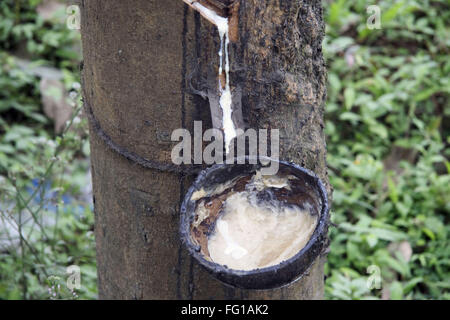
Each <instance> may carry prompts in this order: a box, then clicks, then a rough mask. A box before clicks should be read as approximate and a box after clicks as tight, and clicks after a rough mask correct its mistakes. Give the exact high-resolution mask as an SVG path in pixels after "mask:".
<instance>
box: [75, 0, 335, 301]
mask: <svg viewBox="0 0 450 320" xmlns="http://www.w3.org/2000/svg"><path fill="white" fill-rule="evenodd" d="M81 12H82V17H81V18H82V20H81V22H82V40H83V52H84V69H83V73H82V78H83V89H84V100H85V103H86V106H88V107H89V108H91V110H92V114H93V115H94V116H95V118H96V121H97V122H98V123H97V125H93V124H92V121H91V127H90V129H91V137H90V141H91V153H92V156H91V157H92V178H93V186H94V206H95V218H96V224H95V235H96V242H97V267H98V289H99V298H101V299H224V298H236V299H318V298H322V296H323V284H324V279H323V263H324V261H325V257H324V255H323V256H321V257H319V258H318V259H317V261H316V262H315V264H314V265H313V266H312V267H311V268H310V271H309V273H308V274H307V275H305V276H304V277H303V278H302V279H301V280H299V281H297V282H295V283H293V284H291V285H289V286H287V287H284V288H282V289H275V290H266V291H253V290H239V289H233V288H230V287H227V286H225V285H223V284H221V283H220V282H218V281H217V280H215V279H213V278H212V277H210V276H209V275H208V274H207V273H206V271H204V270H203V269H201V268H200V267H199V266H198V265H197V264H196V263H195V261H194V260H193V259H192V258H191V257H190V256H189V255H188V254H187V252H186V251H185V249H184V248H183V247H182V245H181V244H180V241H179V235H178V227H179V206H180V201H181V199H182V198H183V196H184V194H185V191H186V190H187V188H188V186H189V185H190V183H191V182H192V179H193V177H192V176H188V177H186V176H183V175H181V174H177V173H172V172H166V171H161V170H153V169H148V168H145V167H143V166H141V165H139V164H137V163H135V162H134V161H130V160H129V159H127V158H126V157H124V156H123V155H120V154H118V153H117V152H116V151H117V150H115V151H114V150H112V149H111V148H110V146H109V145H108V143H105V137H108V139H110V141H112V142H113V143H114V144H115V145H118V146H121V147H122V148H123V149H126V150H127V152H129V153H132V154H136V155H139V156H141V157H142V158H144V159H147V160H149V161H157V162H159V163H168V164H169V163H171V158H170V154H171V149H172V147H173V146H174V143H173V142H171V141H170V136H171V133H172V131H173V130H175V129H178V128H182V127H184V128H187V129H189V130H191V132H193V122H194V120H201V121H203V130H206V129H208V128H209V127H210V126H211V115H210V112H209V105H208V102H207V101H205V100H203V99H202V98H201V97H200V96H198V95H196V94H195V93H194V91H192V90H191V89H190V88H191V87H193V88H195V89H196V90H204V89H205V88H207V89H211V90H212V89H214V88H215V86H217V82H215V81H211V78H214V77H211V75H215V76H217V68H218V64H219V61H218V54H217V53H218V51H219V47H220V43H219V36H218V33H217V29H216V28H215V27H214V26H213V25H212V24H211V23H209V22H208V21H206V20H205V19H203V18H201V17H200V15H199V14H198V13H195V12H194V11H193V10H192V9H190V8H188V7H187V6H186V5H184V4H183V2H182V1H181V0H177V1H165V0H130V1H122V0H110V1H102V0H90V1H81ZM237 12H238V39H235V40H236V41H235V42H233V43H231V45H230V55H231V56H230V60H231V85H232V87H233V92H234V93H235V94H236V96H238V97H240V102H241V103H242V110H243V114H244V119H245V120H246V122H247V126H248V127H251V128H275V129H280V158H281V159H282V160H290V161H293V162H296V163H298V164H300V165H302V166H304V167H306V168H309V169H311V170H313V171H315V172H316V173H317V174H318V175H319V176H320V177H321V178H322V179H323V181H324V182H325V183H326V184H328V179H327V173H326V160H325V156H326V148H325V140H324V135H323V104H324V99H325V94H326V93H325V92H326V90H325V78H326V74H325V67H324V62H323V58H322V53H321V42H322V37H323V31H324V24H323V20H322V9H321V3H320V1H319V0H314V1H311V0H296V1H288V0H286V1H283V0H280V1H261V0H258V1H256V0H247V1H241V3H240V6H239V9H238V11H237ZM236 96H235V97H236ZM99 127H100V128H101V129H102V131H101V133H103V136H102V135H101V134H100V135H99V130H98V128H99ZM121 150H122V149H121ZM328 189H329V187H328ZM329 191H330V190H329Z"/></svg>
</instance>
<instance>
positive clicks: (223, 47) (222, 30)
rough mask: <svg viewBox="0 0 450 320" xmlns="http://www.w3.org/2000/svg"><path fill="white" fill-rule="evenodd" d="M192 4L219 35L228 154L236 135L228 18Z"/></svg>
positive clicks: (220, 86) (223, 111) (223, 109)
mask: <svg viewBox="0 0 450 320" xmlns="http://www.w3.org/2000/svg"><path fill="white" fill-rule="evenodd" d="M193 6H194V7H195V8H196V9H197V10H198V11H199V12H201V13H202V14H203V15H205V16H206V17H207V18H208V19H209V20H211V21H213V22H214V24H215V25H216V26H217V29H218V31H219V37H220V51H219V60H220V62H219V75H221V74H222V72H223V55H224V54H223V53H224V52H225V86H223V85H222V84H221V83H220V80H219V90H220V94H221V95H220V100H219V104H220V107H221V109H222V114H223V116H222V127H223V132H224V135H225V151H226V153H227V154H228V152H229V150H230V143H231V140H233V138H235V137H236V135H237V134H236V128H235V126H234V123H233V120H232V118H231V116H232V113H233V110H232V95H231V88H230V58H229V54H228V45H229V43H230V38H229V35H228V29H229V28H228V18H224V17H221V16H219V15H218V14H217V13H215V12H214V11H213V10H210V9H208V8H206V7H204V6H202V5H201V4H200V3H198V2H195V3H193Z"/></svg>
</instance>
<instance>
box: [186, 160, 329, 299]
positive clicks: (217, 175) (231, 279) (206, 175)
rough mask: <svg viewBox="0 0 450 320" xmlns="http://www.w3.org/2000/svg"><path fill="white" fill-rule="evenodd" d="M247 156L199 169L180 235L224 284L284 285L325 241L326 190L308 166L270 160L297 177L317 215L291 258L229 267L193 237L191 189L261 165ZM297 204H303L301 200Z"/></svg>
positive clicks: (307, 265)
mask: <svg viewBox="0 0 450 320" xmlns="http://www.w3.org/2000/svg"><path fill="white" fill-rule="evenodd" d="M246 160H247V161H246V164H231V165H230V164H225V163H224V164H216V165H213V166H211V167H209V168H207V169H205V170H203V171H202V172H200V174H199V175H198V177H197V178H196V180H195V182H194V183H193V184H192V186H191V187H190V188H189V190H188V191H187V193H186V195H185V197H184V201H183V203H182V205H181V225H180V234H181V239H182V241H183V243H184V244H185V245H186V247H187V250H188V251H189V253H190V254H191V255H192V256H193V257H194V258H195V259H196V260H197V261H198V263H200V265H202V266H203V267H204V268H205V269H206V270H207V271H208V272H209V273H210V274H211V275H212V276H213V277H215V278H216V279H218V280H220V281H222V282H223V283H225V284H227V285H230V286H232V287H236V288H242V289H260V290H263V289H273V288H279V287H283V286H285V285H288V284H290V283H292V282H294V281H296V280H299V279H300V278H301V277H302V276H303V275H304V274H305V272H307V271H308V269H309V268H310V267H311V265H312V264H313V262H314V261H315V260H316V258H317V257H318V256H319V255H320V254H321V253H322V250H323V249H324V246H325V245H326V243H327V231H328V223H329V207H328V200H327V199H328V197H327V192H326V190H325V186H324V184H323V183H322V181H321V180H320V179H319V178H318V177H317V176H316V175H315V174H314V173H313V172H311V171H310V170H307V169H305V168H303V167H300V166H298V165H296V164H294V163H290V162H285V161H276V160H272V159H271V160H270V161H276V162H277V163H278V165H279V172H282V173H283V174H285V173H288V174H290V175H294V176H295V177H297V178H298V179H296V181H299V182H298V183H300V184H301V185H300V187H299V188H300V189H298V190H300V192H299V194H300V199H304V200H305V201H307V202H308V203H307V204H306V205H307V206H308V208H309V210H311V208H312V210H313V211H314V212H315V214H319V215H320V216H319V218H318V223H317V225H316V228H315V230H314V232H313V234H312V235H311V238H310V240H309V241H308V243H307V244H306V246H305V247H304V248H303V249H301V250H300V251H299V252H298V253H297V254H296V255H294V256H293V257H291V258H290V259H288V260H285V261H282V262H281V263H279V264H277V265H274V266H270V267H265V268H261V269H254V270H250V271H243V270H235V269H230V268H227V267H226V266H223V265H220V264H217V263H214V262H212V261H210V259H208V257H205V255H204V254H203V253H202V251H201V247H200V245H198V244H196V242H195V241H194V240H193V238H192V233H191V226H192V223H193V222H194V219H195V209H196V205H197V201H198V200H197V201H194V200H191V198H192V195H193V193H194V192H196V191H198V190H200V189H202V188H203V189H206V190H208V189H210V188H211V186H214V185H217V184H223V183H226V182H228V181H231V180H233V179H234V178H236V177H238V176H243V175H251V174H254V173H255V172H256V171H257V170H259V169H261V168H262V167H263V165H262V164H260V162H259V161H258V163H257V164H248V158H247V159H246ZM266 160H267V159H266ZM253 162H255V161H253ZM234 163H236V162H234ZM299 205H300V206H302V204H301V203H300V204H299Z"/></svg>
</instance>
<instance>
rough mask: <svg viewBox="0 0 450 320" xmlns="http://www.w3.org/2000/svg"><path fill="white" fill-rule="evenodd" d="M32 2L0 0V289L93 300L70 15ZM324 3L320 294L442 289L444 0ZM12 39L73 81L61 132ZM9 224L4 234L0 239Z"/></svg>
mask: <svg viewBox="0 0 450 320" xmlns="http://www.w3.org/2000/svg"><path fill="white" fill-rule="evenodd" d="M40 2H41V1H40V0H28V1H25V0H16V1H14V0H3V1H2V2H1V3H0V66H1V68H0V218H1V220H0V224H2V223H4V224H6V221H7V220H8V221H11V219H13V221H14V222H13V227H14V228H15V229H16V231H19V233H20V234H21V236H20V237H19V239H18V240H17V244H16V245H15V246H13V247H10V248H7V249H2V247H1V246H0V299H21V298H27V299H49V298H50V299H93V298H96V296H97V293H96V273H95V272H96V267H95V241H94V237H93V234H92V230H93V213H92V205H91V204H90V202H89V201H87V200H86V199H84V198H83V196H82V189H83V187H84V186H85V185H86V184H87V179H88V178H87V175H86V173H87V172H88V170H89V162H88V156H89V144H88V141H87V130H86V123H85V120H83V117H81V118H80V107H81V101H80V94H79V86H78V85H77V83H78V82H79V74H78V65H79V63H80V59H81V58H80V55H79V53H77V50H76V47H77V46H79V41H80V37H79V32H78V31H74V30H69V29H68V28H67V27H66V25H65V22H64V18H65V15H66V13H65V12H64V10H63V11H62V12H60V13H59V15H56V16H55V18H54V19H53V20H50V21H48V20H45V21H44V20H43V19H42V18H41V17H40V16H39V15H38V14H37V13H36V6H37V5H38V4H39V3H40ZM323 4H324V15H325V19H326V21H327V28H326V38H325V40H324V54H325V58H326V61H327V65H328V72H329V73H328V81H329V86H328V101H327V105H326V120H327V122H326V134H327V146H328V162H329V168H330V180H331V183H332V185H333V188H334V193H333V210H332V221H333V223H334V226H333V227H331V231H330V236H331V240H332V241H331V248H330V253H329V256H328V263H327V265H326V268H325V271H326V276H327V279H326V298H328V299H381V298H383V299H449V298H450V293H449V288H450V281H449V279H450V270H449V265H450V248H449V245H450V243H449V234H450V226H449V212H450V162H449V160H448V159H449V157H450V148H449V144H450V138H449V132H450V106H449V102H448V97H449V93H450V77H449V74H450V60H449V44H450V30H449V23H450V10H449V9H450V5H449V3H448V1H445V0H441V1H439V0H437V1H427V0H425V1H394V0H391V1H388V0H384V1H373V2H371V1H360V0H352V1H348V0H337V1H324V2H323ZM369 5H378V6H379V8H380V10H381V29H372V30H371V29H369V28H368V27H367V24H366V21H367V19H368V18H369V17H370V16H371V15H372V14H373V12H372V11H370V12H367V7H368V6H369ZM20 52H21V53H22V54H23V53H25V54H26V55H27V57H28V58H29V59H31V60H32V61H33V65H34V66H39V65H45V66H51V67H55V68H58V69H59V70H61V71H62V74H63V83H64V85H65V87H66V89H67V90H69V91H73V93H72V94H71V96H70V98H69V99H70V103H71V105H72V106H73V116H72V118H71V120H70V121H69V122H68V123H67V126H66V130H65V131H64V132H63V133H62V134H58V135H56V134H55V133H53V127H52V121H51V120H49V119H48V118H47V117H46V116H45V115H44V113H43V110H42V106H41V95H42V94H43V93H42V92H40V90H39V78H38V77H37V76H35V75H33V74H30V73H29V72H27V70H26V69H24V68H23V67H21V66H20V64H19V63H18V60H17V56H18V55H19V53H20ZM74 83H75V85H74ZM46 193H50V194H51V196H49V197H46ZM68 194H69V195H70V203H63V202H62V201H65V199H66V198H67V195H68ZM36 197H37V198H38V200H36ZM49 217H51V218H52V219H51V223H50V224H48V223H45V221H46V220H48V219H49ZM30 221H31V222H32V223H30ZM0 229H1V228H0ZM8 236H9V235H8V234H2V233H0V241H1V240H2V239H8ZM10 240H11V241H12V239H10ZM69 265H78V266H80V267H81V284H82V286H81V289H79V290H74V291H70V290H67V288H66V285H65V282H66V279H67V277H68V275H67V274H66V267H68V266H69ZM377 275H380V277H381V278H380V281H377V278H376V277H377Z"/></svg>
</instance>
